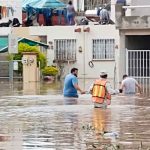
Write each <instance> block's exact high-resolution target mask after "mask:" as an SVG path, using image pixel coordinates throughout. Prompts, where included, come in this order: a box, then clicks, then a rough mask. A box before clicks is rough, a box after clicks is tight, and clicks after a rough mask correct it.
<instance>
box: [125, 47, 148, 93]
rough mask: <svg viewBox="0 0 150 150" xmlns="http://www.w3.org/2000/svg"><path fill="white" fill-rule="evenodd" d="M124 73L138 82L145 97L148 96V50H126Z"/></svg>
mask: <svg viewBox="0 0 150 150" xmlns="http://www.w3.org/2000/svg"><path fill="white" fill-rule="evenodd" d="M126 73H127V74H128V75H129V76H132V77H134V78H136V79H137V80H138V82H139V83H140V84H141V86H142V90H143V93H144V94H145V96H146V95H147V96H150V95H149V93H150V50H128V49H127V50H126Z"/></svg>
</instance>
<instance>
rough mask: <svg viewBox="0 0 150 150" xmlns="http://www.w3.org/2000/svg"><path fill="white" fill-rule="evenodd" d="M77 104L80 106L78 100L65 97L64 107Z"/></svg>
mask: <svg viewBox="0 0 150 150" xmlns="http://www.w3.org/2000/svg"><path fill="white" fill-rule="evenodd" d="M76 104H78V99H77V98H73V97H70V98H67V97H65V98H64V105H76Z"/></svg>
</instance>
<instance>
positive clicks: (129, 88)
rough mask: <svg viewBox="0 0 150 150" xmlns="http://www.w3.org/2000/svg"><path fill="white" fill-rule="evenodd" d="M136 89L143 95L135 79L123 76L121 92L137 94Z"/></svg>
mask: <svg viewBox="0 0 150 150" xmlns="http://www.w3.org/2000/svg"><path fill="white" fill-rule="evenodd" d="M136 87H137V88H138V91H139V93H142V90H141V87H140V85H139V83H138V82H137V81H136V80H135V79H134V78H132V77H128V75H126V74H125V75H123V81H122V83H121V87H120V91H123V93H124V94H135V93H136Z"/></svg>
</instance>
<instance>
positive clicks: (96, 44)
mask: <svg viewBox="0 0 150 150" xmlns="http://www.w3.org/2000/svg"><path fill="white" fill-rule="evenodd" d="M92 47H93V48H92V51H93V60H102V59H103V60H113V59H114V58H115V39H93V41H92Z"/></svg>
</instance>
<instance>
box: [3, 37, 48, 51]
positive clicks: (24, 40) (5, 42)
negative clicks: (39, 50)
mask: <svg viewBox="0 0 150 150" xmlns="http://www.w3.org/2000/svg"><path fill="white" fill-rule="evenodd" d="M20 42H21V43H26V44H28V45H30V46H42V47H45V48H48V45H47V44H45V43H42V42H39V41H34V40H31V39H28V38H18V43H20ZM7 51H8V37H0V53H5V52H7Z"/></svg>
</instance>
